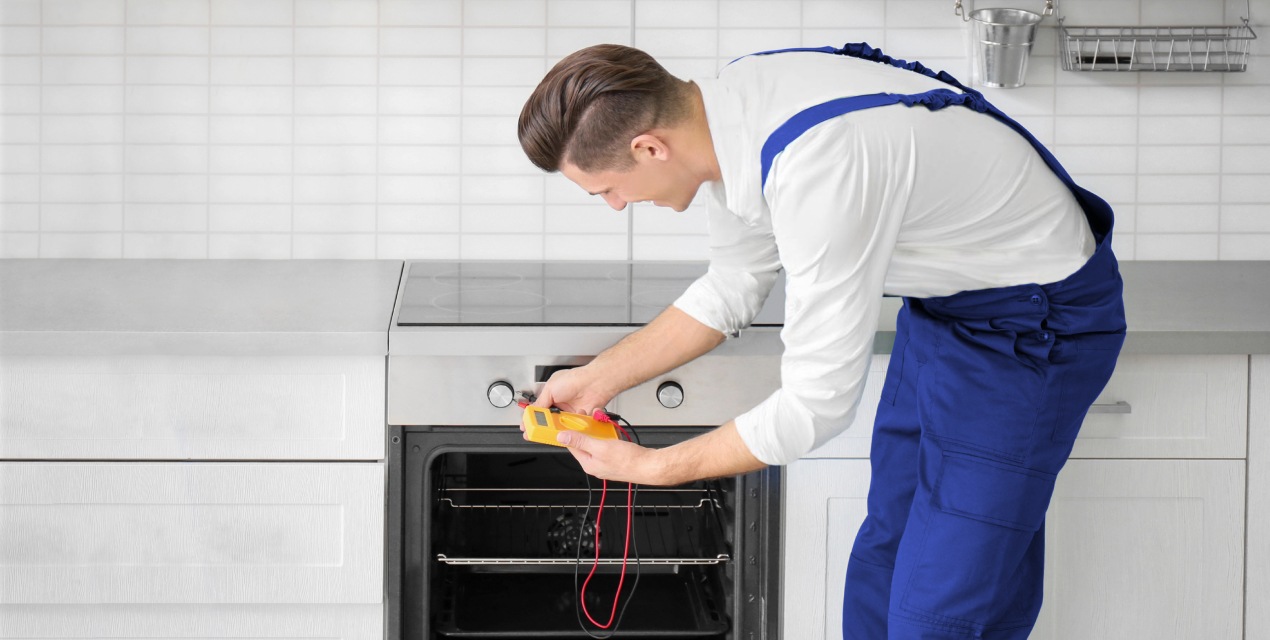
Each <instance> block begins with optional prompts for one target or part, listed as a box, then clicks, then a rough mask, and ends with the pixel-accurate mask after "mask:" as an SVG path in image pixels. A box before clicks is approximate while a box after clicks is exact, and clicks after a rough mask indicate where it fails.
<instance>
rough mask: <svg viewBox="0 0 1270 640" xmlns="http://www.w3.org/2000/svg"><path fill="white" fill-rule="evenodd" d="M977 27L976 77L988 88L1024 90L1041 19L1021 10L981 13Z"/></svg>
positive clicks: (974, 18) (976, 19)
mask: <svg viewBox="0 0 1270 640" xmlns="http://www.w3.org/2000/svg"><path fill="white" fill-rule="evenodd" d="M970 21H971V22H973V23H974V39H975V44H974V53H975V58H976V60H975V71H976V74H975V75H976V76H977V77H978V78H979V79H980V82H982V83H983V84H984V85H986V86H989V87H1005V88H1012V87H1021V86H1023V78H1024V77H1025V76H1026V75H1027V58H1028V53H1029V52H1031V50H1032V40H1033V39H1035V37H1036V25H1037V24H1039V23H1040V22H1041V16H1039V15H1037V14H1035V13H1032V12H1031V11H1024V10H1022V9H979V10H978V11H974V12H972V13H971V14H970Z"/></svg>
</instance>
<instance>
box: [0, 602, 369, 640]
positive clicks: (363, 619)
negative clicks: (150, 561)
mask: <svg viewBox="0 0 1270 640" xmlns="http://www.w3.org/2000/svg"><path fill="white" fill-rule="evenodd" d="M383 637H384V611H383V606H382V605H378V604H345V605H311V604H309V605H303V604H275V605H191V604H180V605H0V639H2V640H9V639H14V640H16V639H18V638H22V639H24V640H25V639H28V638H99V639H101V640H110V639H118V640H136V639H137V638H165V639H170V640H184V639H189V640H222V639H223V640H243V639H244V638H252V639H255V640H311V639H312V638H323V639H329V640H383Z"/></svg>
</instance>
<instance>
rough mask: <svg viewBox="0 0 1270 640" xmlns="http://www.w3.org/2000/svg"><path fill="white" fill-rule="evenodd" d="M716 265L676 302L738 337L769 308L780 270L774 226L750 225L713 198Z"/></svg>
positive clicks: (712, 235)
mask: <svg viewBox="0 0 1270 640" xmlns="http://www.w3.org/2000/svg"><path fill="white" fill-rule="evenodd" d="M709 212H710V213H709V224H710V267H709V269H708V270H707V271H706V274H705V275H704V276H702V277H700V278H698V279H697V280H696V282H693V283H692V285H690V286H689V287H688V289H687V291H685V292H684V293H683V295H681V296H680V297H679V299H678V300H676V301H675V303H674V306H675V307H676V308H678V309H679V310H681V311H683V312H684V313H687V314H688V315H690V316H692V317H693V318H694V319H695V320H697V321H698V322H700V323H702V324H704V325H706V326H708V327H711V328H713V329H715V330H717V331H719V332H721V333H723V334H724V335H726V336H728V337H730V338H735V337H737V336H739V335H740V334H741V330H742V329H745V328H746V327H748V326H750V323H751V322H753V320H754V316H756V315H758V312H759V310H761V309H762V308H763V302H764V301H765V300H766V299H767V295H768V293H770V292H771V290H772V285H773V284H774V283H775V282H776V277H777V274H778V272H779V271H780V267H781V264H780V260H779V257H778V254H777V251H776V243H775V239H774V238H773V235H772V228H771V225H770V224H769V223H768V222H767V221H759V222H757V223H755V224H749V223H746V222H745V221H744V220H742V219H741V218H739V217H737V216H736V215H735V214H733V213H732V212H731V211H728V210H727V209H726V208H725V207H724V206H723V204H722V203H719V202H718V201H717V198H711V199H710V208H709Z"/></svg>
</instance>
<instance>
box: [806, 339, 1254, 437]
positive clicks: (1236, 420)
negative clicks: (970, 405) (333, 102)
mask: <svg viewBox="0 0 1270 640" xmlns="http://www.w3.org/2000/svg"><path fill="white" fill-rule="evenodd" d="M887 363H888V357H887V356H885V355H877V356H874V357H873V362H872V363H871V365H870V368H869V379H868V382H867V383H866V384H865V387H864V395H863V397H862V398H861V400H860V406H859V408H858V410H857V411H856V416H855V420H854V421H853V422H852V423H851V426H850V427H849V428H848V429H847V430H846V431H844V432H842V433H841V434H839V435H838V436H837V437H836V438H834V439H833V440H830V441H829V442H826V443H825V444H824V445H823V446H821V447H820V448H818V449H816V450H814V451H812V452H811V453H809V454H808V455H807V456H805V457H807V458H867V457H869V443H870V438H871V436H872V433H873V420H874V418H875V417H876V416H877V405H878V401H879V399H880V398H881V397H882V383H883V381H884V380H885V379H886V367H887ZM1121 403H1123V404H1121ZM1247 411H1248V358H1247V356H1240V355H1221V356H1198V355H1197V356H1191V355H1140V354H1127V355H1122V356H1121V357H1120V361H1119V362H1118V364H1117V366H1116V371H1115V373H1114V374H1113V375H1112V377H1111V380H1110V382H1108V383H1107V388H1106V389H1104V390H1103V393H1102V395H1100V396H1099V398H1098V400H1097V402H1096V403H1095V406H1094V407H1093V408H1091V409H1090V413H1089V415H1088V416H1087V417H1086V419H1085V423H1084V425H1083V426H1082V427H1081V431H1080V436H1079V438H1077V440H1076V446H1075V448H1074V450H1073V451H1072V457H1073V458H1242V457H1244V456H1245V455H1246V454H1245V451H1246V444H1247V443H1246V432H1247V425H1248V415H1247Z"/></svg>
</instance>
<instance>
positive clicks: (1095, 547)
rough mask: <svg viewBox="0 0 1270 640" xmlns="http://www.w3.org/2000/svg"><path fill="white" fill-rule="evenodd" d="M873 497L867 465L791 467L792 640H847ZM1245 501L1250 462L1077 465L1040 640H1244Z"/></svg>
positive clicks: (1050, 522) (1054, 537)
mask: <svg viewBox="0 0 1270 640" xmlns="http://www.w3.org/2000/svg"><path fill="white" fill-rule="evenodd" d="M868 483H869V464H868V461H865V460H802V461H799V462H796V463H794V464H792V465H790V466H789V468H788V470H787V475H786V485H785V486H786V496H787V497H786V500H787V503H786V512H785V531H786V532H787V534H786V535H787V537H786V541H785V554H784V560H785V571H786V574H785V575H786V579H785V593H784V607H783V613H784V620H785V623H784V634H785V637H786V638H799V639H800V640H821V639H824V640H830V639H833V638H839V637H841V635H840V629H841V624H842V593H843V583H844V578H845V576H846V569H847V559H848V556H849V554H850V551H851V545H852V543H853V542H854V540H855V534H856V531H857V530H858V529H859V527H860V523H862V522H863V521H864V517H865V514H866V512H867V509H866V497H867V495H868ZM1243 493H1244V468H1243V464H1242V463H1241V462H1240V461H1231V460H1119V461H1109V460H1073V461H1071V462H1069V463H1068V465H1067V467H1066V468H1065V469H1064V470H1063V472H1062V473H1061V474H1060V475H1059V482H1058V487H1057V489H1056V491H1055V495H1054V500H1053V503H1052V504H1051V506H1050V511H1049V515H1048V517H1047V524H1046V549H1047V550H1046V584H1045V605H1044V607H1043V609H1042V612H1041V618H1040V620H1039V621H1038V622H1037V626H1036V630H1035V631H1034V633H1033V635H1032V637H1033V638H1037V639H1046V640H1049V639H1052V640H1069V639H1071V638H1081V639H1082V640H1161V639H1174V638H1175V639H1178V640H1182V639H1186V638H1200V637H1202V638H1215V639H1216V638H1228V639H1231V640H1235V639H1237V638H1240V633H1241V632H1242V629H1243V625H1242V623H1241V620H1242V615H1241V609H1242V606H1243V600H1242V598H1243V589H1242V586H1243V584H1242V580H1241V577H1242V574H1243V553H1242V550H1243V506H1244V499H1243ZM1250 637H1251V636H1250Z"/></svg>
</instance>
